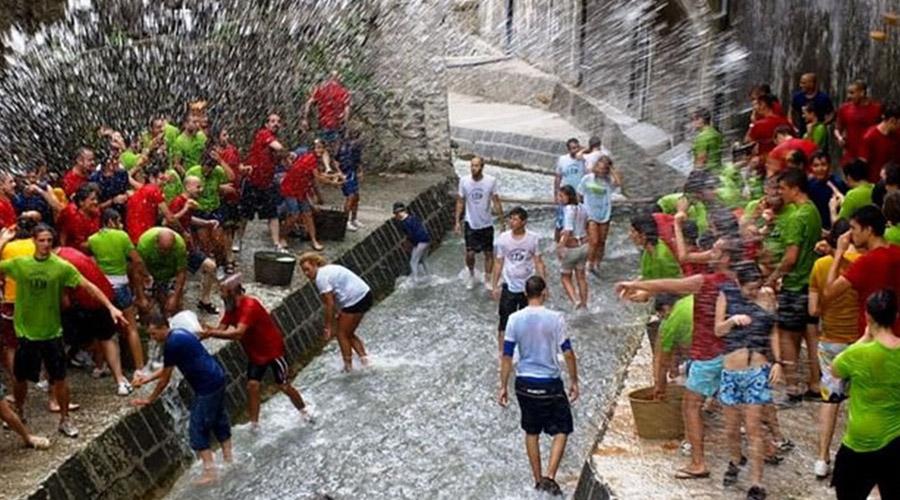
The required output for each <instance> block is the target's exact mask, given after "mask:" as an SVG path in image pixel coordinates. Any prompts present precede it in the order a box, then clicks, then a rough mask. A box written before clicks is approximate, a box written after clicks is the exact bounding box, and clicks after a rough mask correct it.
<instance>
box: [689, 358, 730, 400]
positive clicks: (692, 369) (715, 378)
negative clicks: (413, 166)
mask: <svg viewBox="0 0 900 500" xmlns="http://www.w3.org/2000/svg"><path fill="white" fill-rule="evenodd" d="M722 363H723V359H722V356H716V357H715V358H713V359H707V360H705V361H696V360H691V362H690V365H689V367H688V378H687V382H685V384H684V387H685V389H687V390H689V391H691V392H695V393H697V394H700V395H701V396H705V397H707V398H709V397H712V396H713V395H714V394H715V393H716V391H718V390H719V383H720V382H721V380H722Z"/></svg>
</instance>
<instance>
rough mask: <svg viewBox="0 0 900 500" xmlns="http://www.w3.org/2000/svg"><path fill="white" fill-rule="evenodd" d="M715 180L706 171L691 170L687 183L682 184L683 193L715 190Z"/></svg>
mask: <svg viewBox="0 0 900 500" xmlns="http://www.w3.org/2000/svg"><path fill="white" fill-rule="evenodd" d="M716 185H717V181H716V178H715V177H714V176H713V175H712V174H710V173H709V172H708V171H706V170H699V169H695V170H691V173H690V174H688V178H687V181H685V183H684V190H683V191H684V193H685V194H688V193H702V192H703V191H706V190H708V189H715V188H716Z"/></svg>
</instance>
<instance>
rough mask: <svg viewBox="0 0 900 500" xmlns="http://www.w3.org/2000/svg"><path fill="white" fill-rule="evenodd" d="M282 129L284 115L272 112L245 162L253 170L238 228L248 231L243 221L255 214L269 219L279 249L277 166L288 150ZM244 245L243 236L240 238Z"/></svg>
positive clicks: (246, 187) (247, 184) (244, 194)
mask: <svg viewBox="0 0 900 500" xmlns="http://www.w3.org/2000/svg"><path fill="white" fill-rule="evenodd" d="M279 129H281V117H279V116H278V115H276V114H272V115H269V117H268V118H267V119H266V124H265V126H264V127H263V128H261V129H259V130H258V131H257V132H256V135H255V136H254V137H253V144H251V145H250V152H249V153H248V154H247V158H246V160H245V162H244V163H246V164H248V165H250V166H251V167H252V170H251V171H250V175H249V176H247V183H246V185H245V187H244V193H243V195H242V196H241V224H242V228H241V229H240V230H239V231H238V232H239V233H240V234H244V231H243V225H245V224H246V221H249V220H253V217H254V216H258V217H259V218H260V219H268V221H269V235H270V236H271V237H272V244H273V245H275V247H276V249H281V239H280V236H279V233H280V231H279V229H280V228H279V223H278V199H279V196H278V186H276V185H275V166H276V164H277V163H278V158H279V157H280V156H282V155H283V154H284V152H285V149H284V146H283V145H282V144H281V142H279V141H278V135H277V134H278V130H279ZM237 241H238V243H237V245H240V240H237Z"/></svg>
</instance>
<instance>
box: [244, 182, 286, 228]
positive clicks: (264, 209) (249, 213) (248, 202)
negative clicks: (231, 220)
mask: <svg viewBox="0 0 900 500" xmlns="http://www.w3.org/2000/svg"><path fill="white" fill-rule="evenodd" d="M279 203H281V195H280V194H279V193H278V188H277V187H275V186H274V185H272V186H271V187H267V188H263V189H261V188H258V187H256V186H254V185H252V184H247V187H246V188H244V194H243V195H242V196H241V208H240V213H241V218H242V219H246V220H253V217H254V216H255V215H258V216H259V218H260V220H262V219H274V218H276V217H278V204H279Z"/></svg>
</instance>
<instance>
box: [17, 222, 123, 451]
mask: <svg viewBox="0 0 900 500" xmlns="http://www.w3.org/2000/svg"><path fill="white" fill-rule="evenodd" d="M15 234H16V233H15V230H13V229H10V228H4V229H3V231H2V232H0V249H2V247H3V246H5V245H6V244H7V243H9V242H10V241H12V239H13V238H14V237H15ZM33 237H34V246H35V250H34V255H31V256H22V257H17V258H15V259H11V260H6V261H2V262H0V277H2V276H9V277H10V278H12V279H14V280H15V281H16V305H15V312H14V314H13V325H14V327H15V331H16V337H18V338H19V345H18V347H17V349H16V363H15V369H14V375H15V385H14V389H13V392H14V394H15V399H16V402H15V404H16V409H17V412H18V414H19V415H24V413H23V408H24V406H25V398H26V397H27V394H28V381H31V382H35V383H36V382H38V380H39V379H40V374H41V365H43V366H44V367H45V368H46V370H47V375H48V377H49V379H50V384H51V387H52V388H53V394H54V396H55V397H56V401H57V402H58V403H59V409H60V413H59V415H60V420H59V431H60V432H61V433H62V434H63V435H65V436H67V437H71V438H74V437H78V428H77V427H75V425H74V424H73V423H72V422H71V421H70V420H69V418H68V416H69V385H68V383H67V382H66V352H65V345H64V344H63V339H62V317H61V308H62V294H63V290H64V289H65V288H80V289H83V290H85V291H86V292H87V293H89V294H90V295H91V296H92V297H93V298H94V299H95V300H97V301H98V302H100V303H101V304H103V305H104V306H105V307H106V308H107V309H109V314H110V316H112V319H113V322H116V323H123V324H124V323H125V322H126V320H125V317H124V316H123V315H122V312H121V311H119V309H117V308H116V306H114V305H113V304H112V303H111V302H110V301H109V299H107V298H106V295H104V294H103V292H101V291H100V290H99V289H98V288H97V287H96V286H95V285H94V284H93V283H91V282H90V281H88V280H87V279H85V278H83V277H82V275H81V273H79V272H78V270H76V269H75V267H74V266H73V265H72V264H69V263H68V262H66V261H64V260H62V259H60V258H59V257H57V256H56V254H54V253H53V251H52V250H53V240H54V238H55V237H56V232H55V231H54V230H53V229H52V228H51V227H50V226H47V225H45V224H39V225H38V226H37V227H36V228H35V229H34V232H33Z"/></svg>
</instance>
